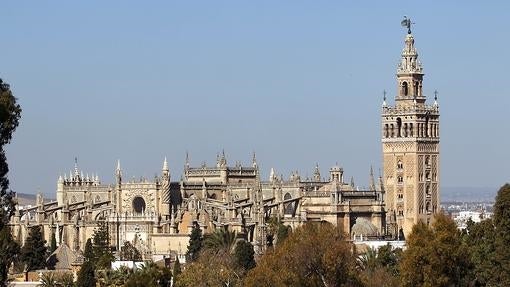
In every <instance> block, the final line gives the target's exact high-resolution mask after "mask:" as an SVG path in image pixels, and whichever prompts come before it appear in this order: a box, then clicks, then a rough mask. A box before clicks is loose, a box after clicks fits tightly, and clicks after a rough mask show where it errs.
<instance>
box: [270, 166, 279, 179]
mask: <svg viewBox="0 0 510 287" xmlns="http://www.w3.org/2000/svg"><path fill="white" fill-rule="evenodd" d="M277 179H278V178H277V176H276V172H275V171H274V168H271V171H270V172H269V181H270V182H275V181H276V180H277Z"/></svg>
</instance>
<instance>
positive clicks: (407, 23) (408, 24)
mask: <svg viewBox="0 0 510 287" xmlns="http://www.w3.org/2000/svg"><path fill="white" fill-rule="evenodd" d="M411 24H414V23H412V22H411V19H410V18H409V19H408V18H407V16H404V20H402V22H400V25H402V27H407V34H411Z"/></svg>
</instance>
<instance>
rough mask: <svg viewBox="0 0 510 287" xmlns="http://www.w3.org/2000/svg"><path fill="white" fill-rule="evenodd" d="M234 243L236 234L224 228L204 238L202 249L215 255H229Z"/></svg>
mask: <svg viewBox="0 0 510 287" xmlns="http://www.w3.org/2000/svg"><path fill="white" fill-rule="evenodd" d="M235 242H236V232H235V231H228V230H226V229H224V228H219V229H216V230H214V232H213V233H211V234H207V235H205V236H204V247H205V248H206V249H208V250H210V251H213V252H215V253H219V252H228V253H231V252H232V251H233V250H234V245H235Z"/></svg>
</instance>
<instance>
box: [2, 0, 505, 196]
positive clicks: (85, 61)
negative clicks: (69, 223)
mask: <svg viewBox="0 0 510 287" xmlns="http://www.w3.org/2000/svg"><path fill="white" fill-rule="evenodd" d="M350 2H356V3H350ZM454 2H455V3H454ZM481 3H482V2H480V1H437V2H432V3H431V1H402V2H396V1H373V2H368V1H180V2H170V1H161V2H158V1H151V2H149V1H82V2H78V1H10V2H4V3H2V4H1V11H2V12H1V15H2V16H1V17H0V33H1V45H0V77H1V78H3V79H4V80H5V81H7V82H8V83H10V84H11V87H12V90H13V92H14V93H15V96H16V97H18V98H19V102H20V104H21V105H22V108H23V115H22V119H21V125H20V126H19V128H18V130H17V131H16V133H15V135H14V140H13V141H12V143H11V144H10V145H9V147H8V149H7V151H8V153H7V156H8V160H9V164H10V174H9V177H10V179H11V187H12V189H13V190H15V191H18V192H24V193H35V192H36V191H37V190H38V189H40V190H41V191H42V192H43V193H46V194H52V195H53V194H54V192H55V188H56V180H57V178H58V175H59V173H61V172H67V173H68V172H69V170H70V169H71V168H72V167H73V164H74V158H75V157H78V162H79V165H80V168H81V169H83V170H84V171H85V172H89V173H95V172H97V173H99V175H100V177H101V179H102V181H103V182H107V183H108V182H112V181H113V174H114V168H115V164H116V161H117V159H120V160H121V163H122V167H123V169H124V173H125V174H126V175H127V177H128V178H131V177H132V176H136V177H137V178H139V177H140V176H145V177H149V178H152V177H153V176H154V174H155V173H160V170H161V165H162V161H163V158H164V157H165V156H166V157H167V158H168V160H169V164H170V168H171V173H172V178H173V180H179V178H180V176H181V174H182V167H183V164H184V158H185V152H186V151H189V154H190V157H191V163H192V165H196V166H198V165H200V164H201V162H202V161H206V162H207V163H209V164H214V162H215V159H216V154H217V153H218V152H221V150H222V149H225V152H226V154H227V157H228V160H229V162H230V163H234V162H235V161H238V160H239V161H242V162H244V163H245V164H249V163H250V161H251V153H252V152H253V151H256V153H257V157H258V161H259V164H260V166H261V168H262V172H263V175H264V177H267V175H268V173H269V169H270V168H271V167H274V168H275V169H276V170H277V172H278V173H283V174H284V176H285V177H288V176H289V174H290V172H291V171H292V170H298V171H299V172H300V173H301V175H302V176H303V177H306V175H309V176H310V175H312V172H313V167H314V165H315V163H316V162H318V163H319V165H320V167H321V170H322V173H323V175H327V170H328V169H329V168H330V167H331V166H332V165H334V164H335V163H336V162H338V164H340V165H341V166H343V167H344V169H345V173H346V176H347V178H350V177H351V176H354V178H355V180H356V183H357V184H359V185H361V186H363V185H367V182H368V173H369V169H370V165H373V166H374V170H375V171H376V172H377V170H378V169H379V168H380V166H381V144H380V131H379V125H380V118H379V115H380V105H381V100H382V91H383V90H384V89H386V90H387V91H388V96H389V97H390V98H393V96H394V94H395V90H396V81H395V72H396V67H397V63H398V61H399V57H400V52H401V49H402V47H403V39H404V36H405V33H406V31H405V30H404V29H403V28H402V27H400V21H401V19H402V17H403V15H408V16H410V17H411V18H412V20H413V21H414V22H416V25H415V26H414V28H413V34H414V36H415V39H416V46H417V48H418V52H419V53H420V59H421V61H422V63H423V66H424V71H425V74H426V75H425V81H424V91H425V93H426V94H427V95H428V96H429V99H431V97H432V95H433V91H434V90H435V89H437V90H438V91H439V104H440V109H441V153H442V154H441V156H442V161H441V168H442V170H441V180H442V185H443V187H449V186H475V187H476V186H480V187H482V186H495V187H497V186H500V185H501V184H503V183H504V182H506V181H508V180H509V177H510V173H509V169H508V163H509V162H510V149H509V147H510V133H509V123H510V120H509V118H508V109H509V107H510V97H509V96H510V85H508V76H509V72H508V69H509V67H510V57H509V56H508V55H507V54H508V53H509V46H510V45H509V44H510V43H509V41H510V40H509V37H508V35H509V28H510V22H509V20H508V19H509V18H510V17H509V13H510V12H509V11H510V7H508V6H509V5H508V2H507V1H501V2H500V3H498V2H493V3H491V4H486V3H485V2H484V3H483V4H481Z"/></svg>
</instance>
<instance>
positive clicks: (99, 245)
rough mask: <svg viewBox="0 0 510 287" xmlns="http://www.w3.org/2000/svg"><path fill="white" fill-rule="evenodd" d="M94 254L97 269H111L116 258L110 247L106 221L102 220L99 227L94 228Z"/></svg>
mask: <svg viewBox="0 0 510 287" xmlns="http://www.w3.org/2000/svg"><path fill="white" fill-rule="evenodd" d="M85 251H86V250H85ZM92 254H93V258H94V260H93V262H94V263H95V266H96V268H97V269H109V268H110V267H111V263H112V261H113V260H115V258H114V257H113V252H112V250H111V247H110V235H109V234H108V225H107V223H106V222H104V221H100V222H99V224H98V228H97V229H96V230H94V235H93V236H92Z"/></svg>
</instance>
